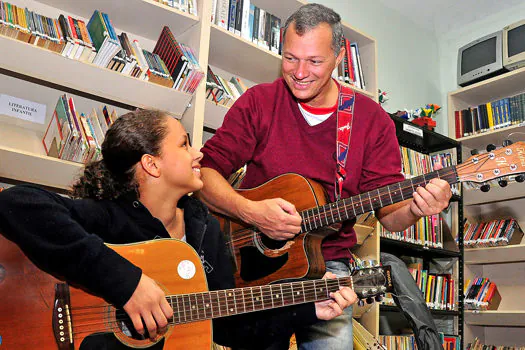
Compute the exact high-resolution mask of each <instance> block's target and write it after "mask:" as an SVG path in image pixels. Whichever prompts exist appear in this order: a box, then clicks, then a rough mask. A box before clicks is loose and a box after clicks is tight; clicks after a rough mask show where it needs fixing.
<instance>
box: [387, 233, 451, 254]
mask: <svg viewBox="0 0 525 350" xmlns="http://www.w3.org/2000/svg"><path fill="white" fill-rule="evenodd" d="M380 244H381V251H385V252H387V253H393V254H394V255H399V254H400V252H401V250H400V249H402V253H403V255H413V256H421V257H426V256H429V257H443V258H447V257H459V256H460V255H461V253H459V252H455V251H452V250H447V249H440V248H430V247H427V246H422V245H419V244H414V243H408V242H403V241H398V240H395V239H390V238H384V237H381V241H380Z"/></svg>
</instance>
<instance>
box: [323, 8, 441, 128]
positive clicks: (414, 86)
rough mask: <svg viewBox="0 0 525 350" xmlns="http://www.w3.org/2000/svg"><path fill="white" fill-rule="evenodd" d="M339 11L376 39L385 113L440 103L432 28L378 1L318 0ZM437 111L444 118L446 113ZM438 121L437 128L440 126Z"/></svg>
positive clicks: (379, 82)
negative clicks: (385, 100) (413, 20)
mask: <svg viewBox="0 0 525 350" xmlns="http://www.w3.org/2000/svg"><path fill="white" fill-rule="evenodd" d="M316 2H319V3H321V4H323V5H325V6H328V7H330V8H332V9H334V10H335V11H336V12H338V13H339V14H340V15H341V17H342V19H343V21H345V22H347V23H348V24H350V25H351V26H353V27H355V28H357V29H359V30H360V31H363V32H364V33H366V34H368V35H370V36H372V37H374V38H375V39H376V40H377V51H378V54H377V55H378V79H377V80H378V87H379V89H381V90H382V91H386V92H387V93H388V95H387V97H388V98H389V101H387V103H386V104H385V105H384V106H383V107H384V108H385V110H386V111H387V112H390V113H393V112H396V111H397V110H403V109H405V108H407V109H415V108H419V107H423V106H424V105H425V104H427V103H436V104H439V105H440V106H442V105H443V104H444V103H445V100H443V99H442V94H441V91H440V88H441V84H440V82H439V62H438V48H437V45H436V40H437V39H436V37H435V35H434V34H433V28H432V27H431V28H430V29H429V30H427V29H426V28H425V27H424V24H421V25H420V26H417V25H415V24H414V22H412V21H411V20H410V19H408V18H406V17H404V16H403V15H401V14H399V13H398V12H396V11H393V10H391V9H389V8H386V7H384V6H382V5H381V4H380V3H379V2H378V1H377V0H367V1H363V0H346V1H342V0H317V1H316ZM444 111H445V110H443V111H440V112H439V114H442V115H443V117H444V119H446V118H445V117H446V113H445V112H444ZM441 124H442V123H441V121H439V122H438V128H440V127H441Z"/></svg>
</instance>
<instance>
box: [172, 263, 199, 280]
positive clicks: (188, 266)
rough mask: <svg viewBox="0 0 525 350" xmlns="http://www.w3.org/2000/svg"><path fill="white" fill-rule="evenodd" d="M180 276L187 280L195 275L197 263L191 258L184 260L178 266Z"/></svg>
mask: <svg viewBox="0 0 525 350" xmlns="http://www.w3.org/2000/svg"><path fill="white" fill-rule="evenodd" d="M177 272H178V273H179V276H180V277H181V278H183V279H185V280H189V279H191V278H193V276H195V272H196V269H195V264H194V263H192V262H191V261H189V260H182V261H181V262H180V263H179V265H178V266H177Z"/></svg>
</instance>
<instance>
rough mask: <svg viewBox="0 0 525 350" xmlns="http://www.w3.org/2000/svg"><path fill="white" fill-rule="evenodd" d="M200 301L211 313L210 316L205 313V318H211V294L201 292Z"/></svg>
mask: <svg viewBox="0 0 525 350" xmlns="http://www.w3.org/2000/svg"><path fill="white" fill-rule="evenodd" d="M202 301H203V302H204V307H205V308H206V309H208V310H210V311H209V312H210V313H211V316H208V314H207V313H206V317H207V318H213V307H211V295H210V293H202Z"/></svg>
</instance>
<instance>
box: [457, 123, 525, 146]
mask: <svg viewBox="0 0 525 350" xmlns="http://www.w3.org/2000/svg"><path fill="white" fill-rule="evenodd" d="M514 132H525V123H520V124H517V125H512V126H509V127H506V128H501V129H496V130H492V131H487V132H483V133H480V134H476V135H472V136H466V137H462V138H460V139H458V141H461V144H462V146H463V147H466V148H469V149H478V150H482V151H484V150H485V148H486V147H487V145H488V144H494V145H496V146H501V143H502V142H503V141H504V140H505V139H507V138H508V135H509V134H511V133H514ZM510 139H511V140H512V141H521V140H523V139H524V137H523V135H520V134H518V135H513V136H511V137H510Z"/></svg>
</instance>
